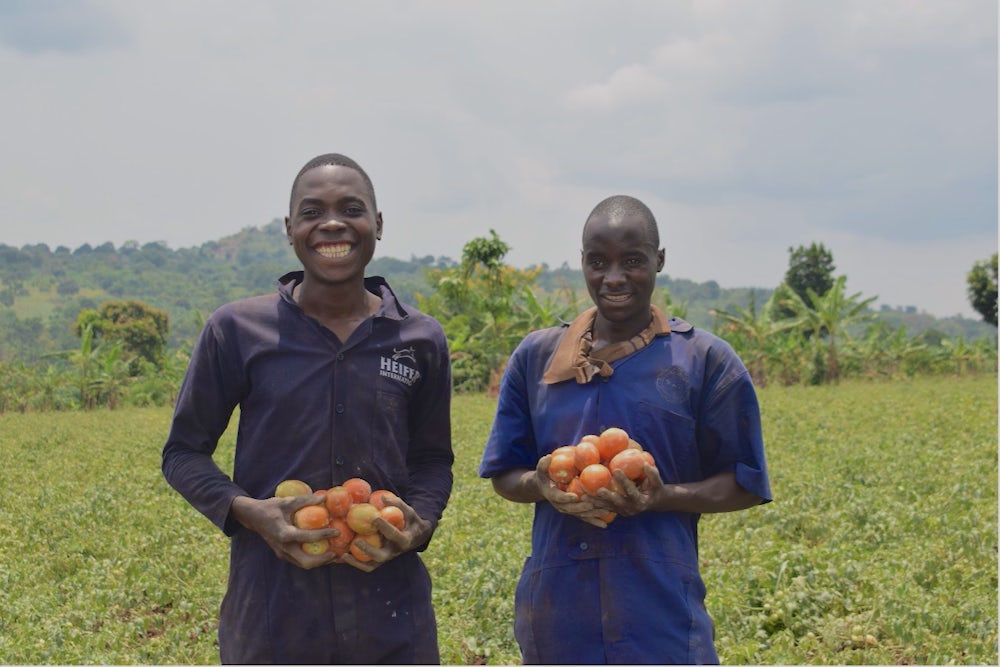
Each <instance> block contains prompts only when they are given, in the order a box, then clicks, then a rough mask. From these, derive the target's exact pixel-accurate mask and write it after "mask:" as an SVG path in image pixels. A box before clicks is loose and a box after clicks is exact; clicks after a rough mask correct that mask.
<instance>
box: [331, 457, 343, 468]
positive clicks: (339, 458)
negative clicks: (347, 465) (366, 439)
mask: <svg viewBox="0 0 1000 667" xmlns="http://www.w3.org/2000/svg"><path fill="white" fill-rule="evenodd" d="M333 462H334V463H336V464H337V465H339V466H342V465H344V459H343V458H341V457H339V456H338V457H337V458H335V459H334V460H333Z"/></svg>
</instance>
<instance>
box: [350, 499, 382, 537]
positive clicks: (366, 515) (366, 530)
mask: <svg viewBox="0 0 1000 667" xmlns="http://www.w3.org/2000/svg"><path fill="white" fill-rule="evenodd" d="M377 516H378V510H377V509H375V506H374V505H372V504H371V503H357V504H354V505H351V509H349V510H347V525H348V526H350V527H351V530H353V531H354V532H355V533H357V534H358V535H372V534H374V533H377V532H378V528H376V527H375V524H373V523H372V521H374V520H375V517H377Z"/></svg>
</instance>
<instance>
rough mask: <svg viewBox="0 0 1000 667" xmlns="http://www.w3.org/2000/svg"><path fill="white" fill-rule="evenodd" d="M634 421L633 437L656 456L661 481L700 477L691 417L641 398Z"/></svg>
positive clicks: (674, 481)
mask: <svg viewBox="0 0 1000 667" xmlns="http://www.w3.org/2000/svg"><path fill="white" fill-rule="evenodd" d="M636 421H637V426H638V428H637V429H636V434H637V437H636V440H637V441H639V443H640V444H641V445H642V446H643V447H644V448H645V449H648V450H649V452H650V453H651V454H652V455H653V458H654V459H656V467H657V468H658V469H659V471H660V476H661V477H662V478H663V481H664V482H666V483H668V484H676V483H679V482H694V481H698V480H700V479H701V465H700V463H699V460H700V457H699V456H698V441H697V439H696V437H695V421H694V419H691V418H690V417H687V416H685V415H680V414H677V413H676V412H672V411H670V410H664V409H663V408H661V407H659V406H656V405H653V404H651V403H647V402H644V401H642V402H640V403H639V405H638V410H637V414H636Z"/></svg>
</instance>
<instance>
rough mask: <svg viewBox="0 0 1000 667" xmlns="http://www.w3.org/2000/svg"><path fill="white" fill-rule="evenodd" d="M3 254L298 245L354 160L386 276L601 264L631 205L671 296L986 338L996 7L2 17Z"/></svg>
mask: <svg viewBox="0 0 1000 667" xmlns="http://www.w3.org/2000/svg"><path fill="white" fill-rule="evenodd" d="M0 80H2V81H3V91H4V95H3V97H4V102H3V110H2V112H0V114H2V115H0V118H2V123H0V243H3V244H7V245H12V246H18V247H19V246H21V245H24V244H32V243H46V244H48V245H49V246H50V247H51V248H53V249H54V248H55V247H57V246H59V245H64V246H67V247H69V248H71V249H73V248H76V247H78V246H80V245H81V244H83V243H90V244H91V245H99V244H102V243H105V242H108V241H110V242H112V243H114V244H115V246H116V247H119V246H120V245H121V244H123V243H124V242H126V241H129V240H135V241H138V242H140V243H147V242H151V241H163V242H166V243H167V245H169V246H170V247H171V248H181V247H188V246H195V245H200V244H201V243H204V242H206V241H210V240H213V239H217V238H220V237H222V236H226V235H229V234H232V233H235V232H237V231H239V230H240V229H242V228H244V227H247V226H257V225H262V224H266V223H268V222H270V221H271V220H273V219H274V218H276V217H283V216H284V215H285V214H286V212H287V205H288V191H289V187H290V185H291V180H292V178H293V176H294V175H295V173H296V171H297V170H298V169H299V167H300V166H301V165H302V164H303V163H304V162H305V161H307V160H308V159H309V158H311V157H313V156H314V155H316V154H319V153H324V152H329V151H335V152H341V153H345V154H347V155H349V156H351V157H353V158H355V159H356V160H358V161H359V162H360V163H361V164H362V165H363V166H364V167H365V168H366V169H367V170H368V172H369V174H370V175H371V177H372V179H373V180H374V182H375V187H376V191H377V194H378V203H379V207H380V208H381V209H382V211H383V214H384V216H385V235H384V237H383V240H382V242H381V245H380V247H379V249H378V251H377V253H378V255H384V256H391V257H398V258H401V259H409V258H410V257H411V256H418V257H422V256H425V255H434V256H439V255H445V256H448V257H452V258H454V259H458V258H460V256H461V251H462V246H463V245H464V244H465V243H466V242H467V241H468V240H470V239H472V238H475V237H477V236H485V235H487V234H488V233H489V230H490V229H495V230H496V231H497V233H498V234H499V235H500V238H501V239H503V240H504V241H506V242H507V243H508V244H510V245H511V246H512V251H511V252H510V254H509V255H508V260H509V261H510V262H511V263H512V264H514V265H517V266H522V267H525V266H529V265H532V264H537V263H541V262H545V263H548V264H549V265H550V266H559V265H561V264H562V263H563V262H569V263H570V265H571V266H577V265H578V263H579V247H580V242H579V240H580V229H581V226H582V224H583V221H584V219H585V218H586V216H587V214H588V213H589V212H590V210H591V209H592V208H593V206H594V205H595V204H596V203H597V202H598V201H600V200H601V199H603V198H604V197H606V196H608V195H611V194H619V193H625V194H632V195H634V196H637V197H639V198H641V199H643V200H644V201H645V202H646V203H647V204H648V205H649V206H650V207H651V208H652V209H653V211H654V213H655V214H656V215H657V218H658V220H659V222H660V227H661V236H662V239H663V241H664V246H665V248H666V255H667V264H666V268H665V272H666V273H667V274H668V275H670V276H671V277H674V278H687V279H690V280H695V281H705V280H716V281H718V283H719V284H720V285H722V286H723V287H745V286H758V287H774V286H776V285H777V284H778V283H779V282H780V281H781V279H782V277H783V275H784V272H785V270H786V269H787V267H788V249H789V247H791V246H798V245H808V244H809V243H812V242H814V241H815V242H819V243H823V244H824V245H826V247H827V248H828V249H829V250H831V251H832V253H833V256H834V260H835V263H836V273H837V274H838V275H840V274H846V275H847V276H848V290H849V292H851V293H853V292H860V293H862V295H863V296H865V297H868V296H876V295H877V296H878V300H877V301H876V304H888V305H891V306H908V305H913V306H917V307H918V309H919V310H922V311H926V312H929V313H931V314H934V315H937V316H950V315H955V314H963V315H966V316H968V317H978V316H977V315H976V314H975V312H974V311H973V310H972V309H971V307H970V306H969V304H968V299H967V297H966V293H965V287H966V285H965V275H966V273H967V272H968V270H969V268H971V266H972V264H973V263H974V262H975V261H977V260H979V259H985V258H987V257H989V256H990V255H992V253H993V252H995V251H996V249H997V3H996V2H995V1H994V0H948V1H946V2H945V1H942V0H838V1H837V2H830V1H829V0H754V1H753V2H751V1H749V0H685V1H681V0H656V1H636V0H617V1H615V2H597V1H595V0H567V1H548V2H535V1H532V2H527V1H520V0H503V1H499V0H498V1H484V2H467V1H439V2H403V1H393V2H387V1H384V0H366V1H364V2H361V1H360V0H359V1H357V2H334V1H323V2H312V1H302V0H300V1H297V2H294V3H293V2H277V1H270V2H269V1H265V0H171V2H134V1H133V0H90V1H87V0H66V1H63V0H0Z"/></svg>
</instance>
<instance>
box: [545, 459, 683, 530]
mask: <svg viewBox="0 0 1000 667" xmlns="http://www.w3.org/2000/svg"><path fill="white" fill-rule="evenodd" d="M551 459H552V457H551V455H546V456H543V457H542V458H541V459H540V460H539V461H538V465H537V466H536V467H535V472H534V483H535V485H536V486H537V488H538V491H539V493H540V494H541V495H542V497H543V498H544V499H545V500H547V501H548V502H549V503H550V504H551V505H552V506H553V507H554V508H556V509H557V510H558V511H560V512H562V513H564V514H569V515H571V516H574V517H576V518H578V519H580V520H581V521H584V522H586V523H589V524H591V525H592V526H597V527H598V528H606V527H607V525H608V523H610V521H611V520H613V518H614V517H613V516H611V517H610V518H609V514H608V513H609V512H613V513H614V514H615V515H620V516H635V515H636V514H639V513H641V512H647V511H659V508H660V507H661V506H662V505H663V503H664V501H665V499H666V497H667V494H668V491H667V487H666V485H665V484H664V483H663V480H662V479H661V478H660V472H659V470H657V469H656V467H655V466H651V465H649V464H648V463H647V464H645V466H644V468H643V472H644V478H643V480H642V482H641V483H639V484H636V483H635V482H633V481H632V480H630V479H629V478H628V477H626V476H625V474H624V473H623V472H622V471H621V470H615V471H612V473H611V474H612V477H613V478H614V480H615V482H617V484H618V488H619V489H621V492H620V493H619V492H616V491H612V490H611V489H607V488H602V489H598V490H597V494H596V495H590V494H584V495H582V496H577V495H576V494H575V493H571V492H569V491H563V490H562V489H560V488H559V485H558V484H556V483H555V482H554V481H553V480H552V479H551V478H550V477H549V462H550V461H551Z"/></svg>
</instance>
